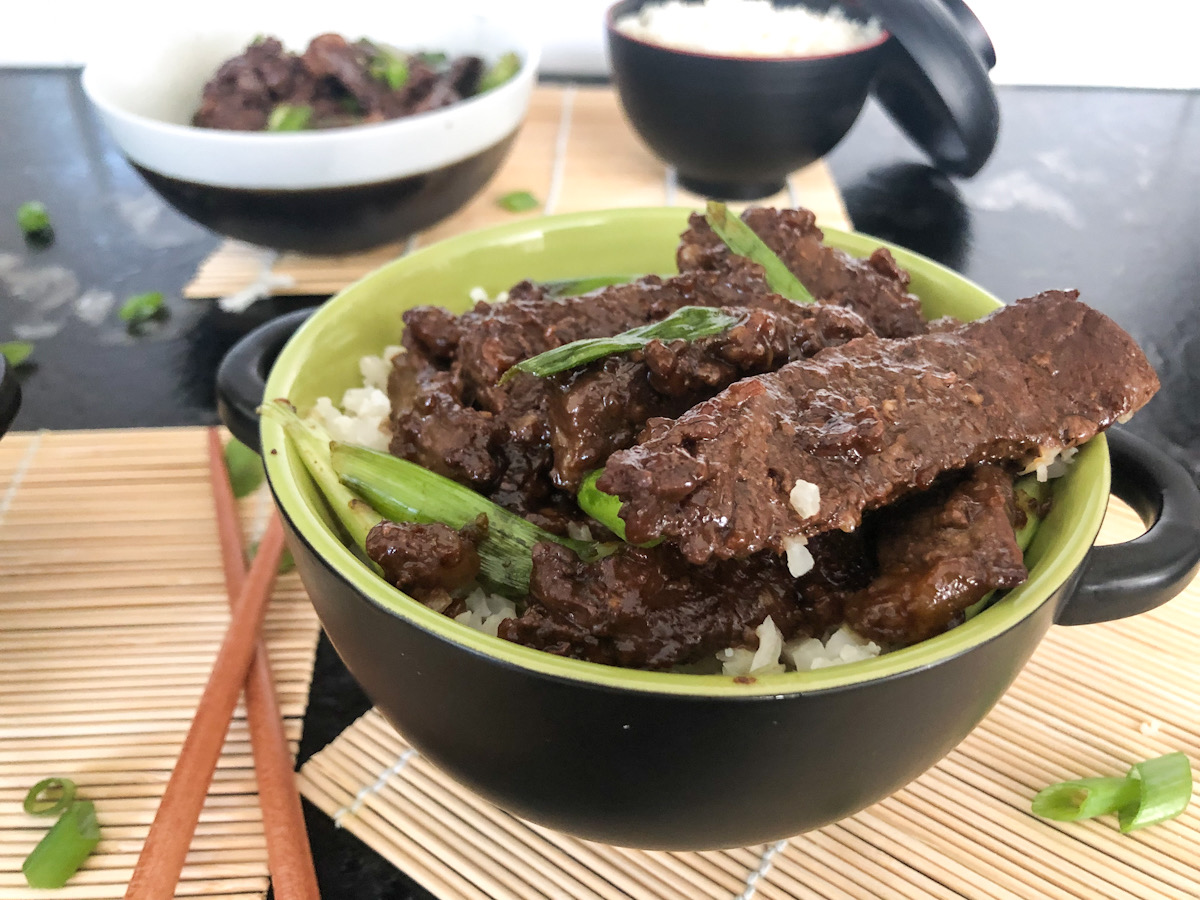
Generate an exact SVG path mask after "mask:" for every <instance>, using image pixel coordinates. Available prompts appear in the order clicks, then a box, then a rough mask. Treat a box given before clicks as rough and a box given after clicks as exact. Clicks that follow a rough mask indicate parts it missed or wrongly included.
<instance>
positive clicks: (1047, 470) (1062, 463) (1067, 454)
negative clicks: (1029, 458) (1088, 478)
mask: <svg viewBox="0 0 1200 900" xmlns="http://www.w3.org/2000/svg"><path fill="white" fill-rule="evenodd" d="M1038 449H1039V451H1040V452H1039V454H1038V457H1037V459H1035V460H1033V462H1031V463H1029V465H1027V466H1026V467H1025V468H1024V469H1023V470H1022V472H1021V474H1022V475H1029V474H1031V473H1034V472H1036V473H1037V480H1038V481H1046V480H1048V479H1050V478H1061V477H1062V476H1063V475H1066V474H1067V470H1068V469H1069V468H1070V465H1071V463H1072V462H1073V461H1074V458H1075V454H1076V453H1078V452H1079V448H1078V447H1062V448H1058V447H1055V448H1052V449H1046V448H1045V447H1040V448H1038Z"/></svg>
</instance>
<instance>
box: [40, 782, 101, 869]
mask: <svg viewBox="0 0 1200 900" xmlns="http://www.w3.org/2000/svg"><path fill="white" fill-rule="evenodd" d="M98 843H100V825H99V823H98V822H97V821H96V807H95V806H94V805H93V804H92V802H91V801H90V800H76V801H75V802H74V803H72V804H71V805H70V806H68V807H67V811H66V812H64V813H63V814H62V815H61V816H60V817H59V819H58V821H57V822H55V823H54V826H53V827H52V828H51V829H50V830H49V831H47V832H46V835H45V837H43V838H42V839H41V840H40V841H39V842H38V845H37V846H36V847H34V848H33V851H32V852H31V853H30V854H29V855H28V856H27V857H25V862H24V863H22V864H21V871H22V872H23V873H24V874H25V880H26V881H27V882H29V886H30V887H34V888H60V887H62V886H63V885H64V884H66V883H67V880H68V879H69V878H70V877H71V876H72V875H74V874H75V873H76V872H77V871H79V867H80V866H81V865H83V861H84V860H85V859H87V858H88V856H90V855H91V853H92V851H93V850H95V849H96V845H97V844H98Z"/></svg>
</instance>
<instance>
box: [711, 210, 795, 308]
mask: <svg viewBox="0 0 1200 900" xmlns="http://www.w3.org/2000/svg"><path fill="white" fill-rule="evenodd" d="M704 218H705V220H706V221H707V222H708V225H709V227H710V228H711V229H712V230H713V231H715V232H716V233H717V237H719V238H720V239H721V240H722V241H724V242H725V246H727V247H728V248H729V250H730V252H732V253H734V254H736V255H738V256H744V257H746V259H748V260H750V261H751V262H756V263H758V264H759V265H760V266H762V267H763V272H764V273H765V274H766V278H767V286H768V287H769V288H770V289H771V290H773V291H774V292H775V293H777V294H779V295H780V296H782V297H787V298H788V299H789V300H795V301H796V302H797V303H812V302H813V295H812V294H811V293H809V290H808V288H806V287H805V286H804V285H803V284H801V283H800V279H798V278H797V277H796V276H795V275H793V274H792V271H791V269H789V268H788V267H787V266H786V265H784V262H783V260H781V259H780V258H779V257H778V256H776V255H775V251H774V250H772V249H771V248H770V247H768V246H767V245H766V243H764V242H763V239H762V238H760V237H759V236H758V235H757V234H755V233H754V230H753V229H752V228H751V227H750V226H749V225H747V224H746V223H745V222H743V221H742V220H741V219H739V218H738V217H737V216H735V215H733V214H732V213H730V211H729V207H727V206H726V205H725V204H724V203H718V202H717V201H715V200H710V201H709V202H708V205H707V207H706V208H705V214H704Z"/></svg>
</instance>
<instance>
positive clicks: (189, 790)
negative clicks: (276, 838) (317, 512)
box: [125, 513, 290, 900]
mask: <svg viewBox="0 0 1200 900" xmlns="http://www.w3.org/2000/svg"><path fill="white" fill-rule="evenodd" d="M282 552H283V525H282V524H281V523H280V521H279V514H278V513H274V514H273V515H272V516H271V521H270V522H269V523H268V525H267V531H266V534H264V535H263V539H262V541H261V542H260V543H259V545H258V553H257V554H256V555H255V557H254V564H253V565H252V566H251V567H250V573H249V574H248V575H247V576H246V579H245V582H244V583H243V585H242V589H241V590H240V591H239V592H238V599H237V602H236V603H235V604H234V605H233V611H232V615H231V617H230V622H229V628H228V630H227V631H226V632H225V639H224V640H223V641H222V642H221V649H220V650H219V651H218V652H217V658H216V661H215V662H214V663H213V669H212V674H211V675H210V676H209V679H208V684H206V685H205V687H204V693H203V695H202V696H201V698H200V703H199V705H198V706H197V707H196V714H195V716H194V717H193V718H192V724H191V727H190V728H189V729H188V734H187V737H186V738H185V739H184V742H183V748H182V749H181V750H180V752H179V758H178V759H177V760H176V762H175V768H174V770H173V771H172V772H171V778H170V779H169V780H168V781H167V787H166V790H165V791H164V792H163V798H162V800H161V801H160V802H159V805H158V811H157V812H156V813H155V814H154V821H153V822H152V823H151V824H150V833H149V834H148V835H147V836H146V843H145V844H144V845H143V846H142V852H141V853H140V854H139V855H138V860H137V865H136V866H134V869H133V877H132V878H131V879H130V880H129V886H128V888H126V890H125V900H165V898H169V897H172V896H174V894H175V887H176V885H177V884H178V883H179V875H180V873H181V872H182V871H183V863H184V859H185V858H186V857H187V852H188V847H189V846H190V845H191V842H192V835H193V834H194V833H195V831H196V822H197V821H198V820H199V818H200V811H201V809H202V808H203V807H204V799H205V796H206V795H207V793H208V787H209V785H210V784H211V783H212V777H213V772H214V771H215V769H216V767H217V761H218V760H219V759H220V757H221V747H222V746H223V745H224V743H225V734H226V732H227V731H228V730H229V722H230V720H231V719H232V718H233V710H234V707H236V706H237V699H238V695H239V694H240V693H241V688H242V684H243V683H244V682H245V680H246V674H247V672H248V671H249V669H250V661H251V660H252V659H253V657H254V652H255V648H256V647H257V645H258V633H259V628H260V626H261V625H262V620H263V615H264V614H265V612H266V606H267V598H268V597H269V596H270V594H271V586H272V585H273V584H274V582H275V573H276V571H277V570H278V568H279V558H280V555H281V554H282ZM289 768H290V767H289Z"/></svg>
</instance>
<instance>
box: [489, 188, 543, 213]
mask: <svg viewBox="0 0 1200 900" xmlns="http://www.w3.org/2000/svg"><path fill="white" fill-rule="evenodd" d="M496 205H497V206H499V207H500V208H501V209H505V210H508V211H509V212H511V213H518V212H528V211H529V210H531V209H537V208H538V199H537V197H535V196H533V194H531V193H529V191H512V192H511V193H508V194H505V195H504V196H503V197H500V198H498V199H497V200H496Z"/></svg>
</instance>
